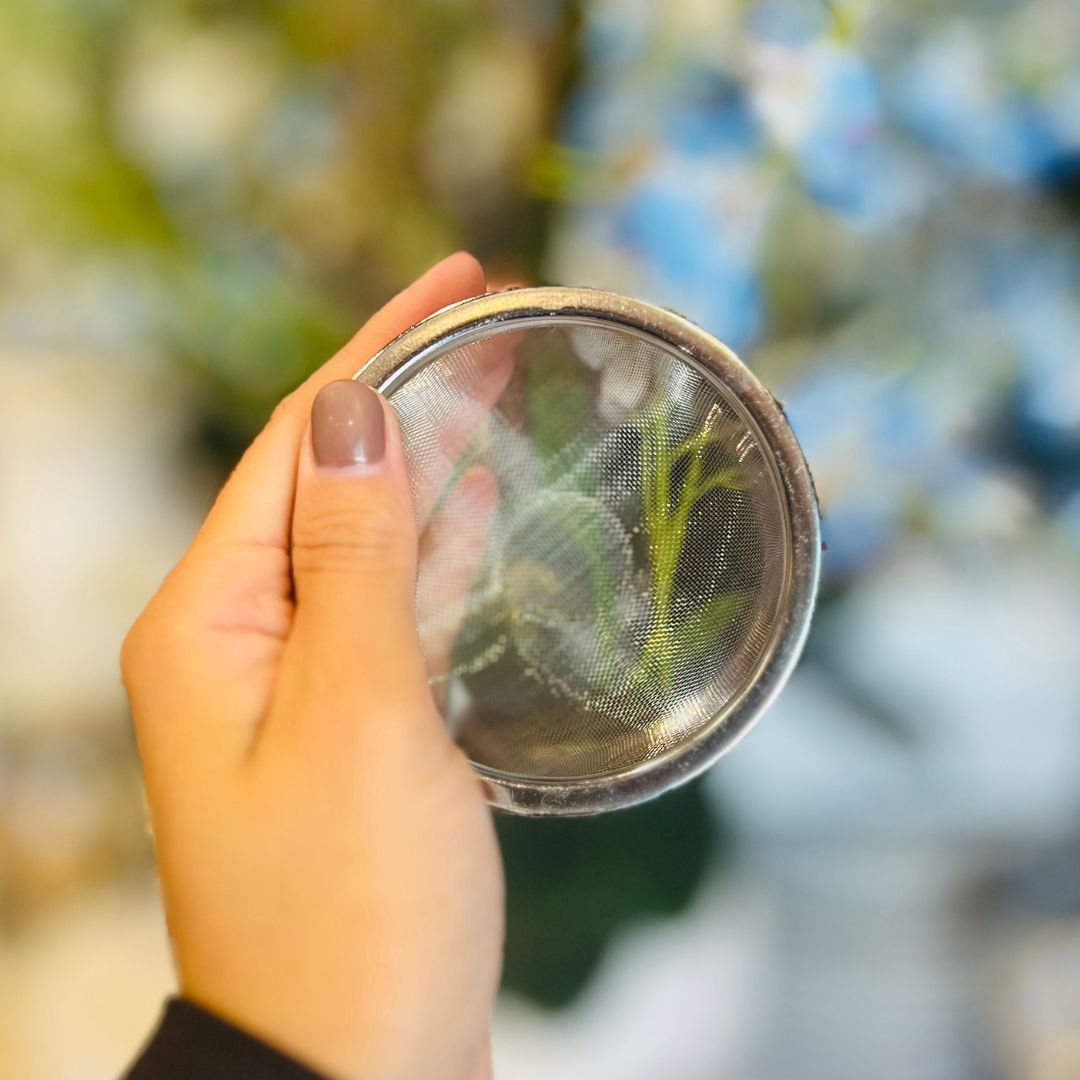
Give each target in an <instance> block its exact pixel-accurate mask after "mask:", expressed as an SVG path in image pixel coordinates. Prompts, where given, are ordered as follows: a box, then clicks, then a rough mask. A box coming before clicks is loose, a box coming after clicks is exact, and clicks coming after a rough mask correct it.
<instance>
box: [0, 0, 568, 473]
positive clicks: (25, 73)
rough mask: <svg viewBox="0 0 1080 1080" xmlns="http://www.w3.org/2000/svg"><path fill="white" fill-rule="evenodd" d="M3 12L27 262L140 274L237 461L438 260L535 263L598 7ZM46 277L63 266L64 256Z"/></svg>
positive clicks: (4, 81) (8, 106)
mask: <svg viewBox="0 0 1080 1080" xmlns="http://www.w3.org/2000/svg"><path fill="white" fill-rule="evenodd" d="M5 7H6V10H5V12H4V13H3V16H2V17H0V100H2V101H3V102H4V110H5V113H6V116H5V122H4V123H3V124H2V125H0V237H2V238H3V240H4V248H5V250H6V252H7V255H6V258H5V262H6V264H7V265H8V268H9V271H10V270H11V269H12V264H13V261H14V260H16V259H17V260H19V261H20V262H21V263H23V265H24V266H25V267H30V268H31V269H33V268H35V267H42V266H43V265H44V264H50V265H49V266H48V270H49V271H54V270H55V271H59V272H66V273H69V274H70V273H71V272H72V269H73V267H75V266H77V265H78V264H80V263H87V262H92V263H94V264H96V265H98V266H100V265H101V264H102V263H105V264H106V266H107V268H108V272H111V273H114V274H117V275H120V276H123V277H124V278H125V279H127V280H129V281H130V280H132V279H134V280H135V281H137V283H138V295H137V298H136V300H137V302H138V304H139V306H140V309H139V312H138V317H139V319H140V320H142V322H143V323H144V324H146V325H147V326H148V330H147V331H146V332H145V333H144V334H143V341H142V342H141V343H142V344H146V343H147V342H148V343H149V344H151V345H152V346H154V347H156V348H157V349H158V350H159V351H162V352H164V354H165V355H166V357H167V359H169V360H170V361H171V362H172V363H173V365H174V371H176V370H177V369H178V370H179V371H180V372H181V373H182V374H183V376H184V380H185V381H186V383H187V391H188V393H187V398H188V400H189V401H190V402H191V403H192V407H193V410H194V413H195V419H196V425H197V430H198V432H199V433H200V434H201V435H203V436H205V437H206V440H207V448H208V449H209V450H210V452H211V454H212V455H219V460H220V462H221V466H222V467H223V468H224V467H227V466H228V464H230V463H231V460H232V458H233V457H234V456H235V454H236V451H237V449H238V447H240V446H242V445H244V444H245V443H246V442H247V440H248V439H249V438H250V436H251V434H252V433H253V432H254V431H255V430H256V429H257V427H258V426H259V425H260V424H261V423H262V421H263V420H264V419H265V417H266V415H267V414H268V412H269V410H270V408H271V407H272V406H273V404H274V403H275V402H276V401H277V400H278V399H279V398H280V397H281V396H282V395H283V393H284V392H286V391H287V390H288V389H290V388H291V387H292V386H294V385H295V384H296V382H297V381H298V380H299V379H300V377H301V376H302V375H304V374H306V373H307V372H309V371H310V370H311V369H312V368H313V367H315V366H316V365H317V364H318V363H320V362H321V361H322V360H324V359H325V358H326V357H327V355H328V354H329V353H330V352H332V351H333V349H334V348H335V347H336V346H338V345H340V344H341V343H342V342H343V341H344V340H345V338H346V337H347V336H348V333H349V332H350V331H351V330H352V329H353V328H355V326H356V325H358V324H359V323H360V322H362V321H363V319H364V318H365V317H366V316H367V315H368V314H370V312H371V311H372V309H373V308H374V307H376V306H377V305H378V304H379V303H381V302H383V301H384V300H385V299H386V298H387V296H388V295H390V294H391V293H393V292H394V291H396V290H397V289H399V288H401V287H402V286H403V285H405V284H406V283H407V282H408V281H409V280H410V279H411V278H413V277H415V276H416V275H417V274H418V273H420V272H421V271H422V270H423V269H425V268H426V267H427V266H428V265H430V264H431V263H432V262H433V261H435V260H436V259H438V258H440V257H441V256H443V255H446V254H448V253H449V252H450V251H452V250H454V249H456V248H458V247H462V246H468V247H469V248H470V249H471V250H473V251H474V252H475V253H476V254H477V255H478V256H479V257H480V258H481V259H483V260H484V262H485V264H486V265H487V267H488V269H489V271H490V272H491V273H492V274H493V275H494V276H495V277H496V278H504V279H506V278H510V279H513V278H532V277H535V276H536V274H537V272H538V266H539V260H540V256H541V252H542V250H543V247H544V238H545V235H546V229H547V220H548V214H549V203H548V202H547V201H546V200H545V199H543V198H541V197H539V196H538V195H537V194H536V193H535V192H534V190H533V188H532V186H531V181H530V174H531V169H532V166H533V163H534V161H536V160H538V159H539V158H540V157H541V156H542V155H543V153H544V152H545V151H544V147H545V146H547V145H548V143H549V142H550V140H551V138H552V134H553V131H554V129H555V126H556V124H557V118H558V116H559V114H560V110H561V103H562V100H563V98H564V96H565V93H566V90H567V87H568V86H569V83H570V80H571V78H572V72H573V68H574V63H575V57H576V51H575V47H574V46H575V41H576V28H577V25H578V21H579V16H578V13H577V7H576V5H575V4H573V3H564V2H561V0H549V2H542V3H525V2H516V3H509V4H502V5H491V4H487V3H483V2H479V0H477V2H472V3H450V4H448V3H442V2H438V0H415V2H410V3H406V4H390V3H372V4H355V3H351V2H346V0H311V2H310V3H305V4H300V5H298V4H295V3H291V2H286V0H277V2H271V3H261V4H254V3H228V4H225V3H216V2H209V0H163V2H162V3H157V4H153V5H146V4H138V3H135V2H134V0H96V2H93V3H83V2H77V0H53V2H51V3H47V4H42V3H38V2H36V0H11V2H10V3H7V4H6V5H5ZM41 272H43V273H44V272H46V271H45V270H42V271H41Z"/></svg>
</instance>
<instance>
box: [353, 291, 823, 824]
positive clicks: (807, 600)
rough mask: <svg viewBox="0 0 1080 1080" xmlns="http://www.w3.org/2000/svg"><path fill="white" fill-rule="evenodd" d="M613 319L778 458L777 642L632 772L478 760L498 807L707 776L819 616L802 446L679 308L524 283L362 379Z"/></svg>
mask: <svg viewBox="0 0 1080 1080" xmlns="http://www.w3.org/2000/svg"><path fill="white" fill-rule="evenodd" d="M561 320H568V321H576V322H580V321H582V320H588V321H590V322H598V323H607V324H612V325H614V326H617V327H620V328H622V329H626V330H631V331H634V332H637V333H639V334H641V333H644V334H645V335H647V336H649V337H652V338H655V339H657V340H658V341H660V342H662V343H664V344H666V345H667V346H668V347H669V348H670V349H674V350H675V351H676V352H677V353H678V354H679V355H680V356H681V357H682V358H683V359H684V360H685V361H686V362H688V363H689V364H690V365H691V366H692V367H694V368H695V369H696V370H697V371H698V372H700V373H701V374H702V375H703V376H704V377H705V378H707V379H708V380H709V381H711V382H712V383H713V384H714V385H716V386H717V387H718V388H720V389H721V390H723V391H726V396H727V397H729V398H734V399H735V401H736V402H737V403H738V404H739V405H740V406H741V407H742V410H743V411H744V412H745V414H746V417H747V418H748V419H749V421H750V426H751V428H752V429H753V428H756V429H757V432H758V433H759V434H760V438H761V446H762V447H763V449H764V450H766V451H768V453H769V455H771V458H772V461H773V463H774V465H775V467H776V475H777V478H778V481H779V486H780V489H781V491H782V493H783V497H784V509H785V511H786V517H787V526H788V552H787V566H786V578H787V580H786V582H785V583H784V586H783V588H782V590H781V599H780V603H779V613H778V617H777V625H776V627H775V629H774V631H773V636H772V641H771V643H770V646H769V648H768V649H767V651H766V653H765V655H764V656H763V658H762V660H761V662H760V663H759V665H758V668H757V670H756V672H755V674H754V675H753V676H751V678H750V679H749V680H748V682H747V685H746V687H745V688H744V689H743V691H742V693H741V694H739V695H737V696H736V697H734V698H733V699H732V700H731V701H729V702H728V703H727V704H726V705H725V707H724V708H723V709H722V710H721V711H720V712H719V713H717V714H716V715H715V716H713V718H712V719H711V721H710V722H709V723H707V724H705V725H703V727H702V728H701V729H700V731H699V732H698V733H697V734H696V735H694V736H693V737H692V738H691V739H689V740H688V741H687V742H686V743H685V744H684V745H679V746H675V747H673V748H672V749H671V750H668V751H667V752H666V753H664V754H661V755H659V756H657V757H655V758H651V759H649V760H647V761H644V762H641V763H640V764H638V765H635V766H633V767H632V768H629V769H624V770H621V771H619V772H616V773H611V774H606V775H603V776H597V777H587V778H581V779H569V780H550V779H542V780H540V779H538V780H530V779H527V778H524V777H520V776H511V775H507V774H503V773H500V772H498V771H496V770H492V769H489V768H487V767H485V766H483V765H479V764H477V763H476V762H473V763H472V765H473V768H474V769H475V771H476V772H477V774H478V775H479V776H480V778H481V781H482V783H483V786H484V792H485V795H486V797H487V800H488V802H489V803H491V805H492V806H494V807H496V808H498V809H500V810H503V811H506V812H508V813H512V814H523V815H528V816H533V817H540V816H572V815H585V814H596V813H600V812H603V811H606V810H614V809H617V808H620V807H624V806H632V805H634V804H636V803H640V802H644V801H645V800H647V799H650V798H652V797H654V796H656V795H659V794H660V793H662V792H663V791H666V790H667V789H669V788H671V787H674V786H676V785H677V784H681V783H683V782H685V781H687V780H690V779H692V778H693V777H695V776H697V775H699V774H700V773H702V772H703V771H704V770H705V769H707V768H708V767H709V766H710V765H712V764H713V763H714V762H715V761H716V760H717V759H718V758H719V757H720V756H721V755H722V754H725V753H726V752H727V751H728V750H730V749H731V748H732V747H733V746H734V745H735V744H736V743H737V742H738V741H739V740H740V739H741V738H742V737H743V736H744V735H745V734H746V733H747V732H748V731H749V730H750V728H751V727H753V725H754V724H755V723H756V722H757V720H758V719H759V718H760V716H761V715H762V713H764V712H765V710H766V709H767V708H768V707H769V705H771V704H772V702H773V700H774V699H775V698H776V696H777V694H778V693H779V692H780V690H781V688H782V687H783V685H784V683H785V682H786V681H787V679H788V676H789V675H790V674H791V672H792V670H793V669H794V667H795V665H796V663H797V662H798V659H799V655H800V654H801V652H802V648H803V644H804V642H805V640H806V635H807V631H808V629H809V625H810V617H811V615H812V613H813V607H814V599H815V596H816V593H817V584H818V575H819V569H820V559H821V533H820V524H819V520H818V505H817V496H816V494H815V491H814V486H813V480H812V478H811V476H810V471H809V469H808V467H807V464H806V461H805V459H804V457H803V453H802V450H801V448H800V447H799V444H798V442H797V441H796V439H795V435H794V433H793V432H792V430H791V427H790V425H789V424H788V421H787V418H786V416H785V415H784V411H783V409H782V408H781V406H780V404H779V402H777V400H776V399H775V398H774V397H773V396H772V394H770V393H769V391H768V390H767V389H765V387H764V386H762V385H761V383H760V382H758V380H757V379H756V378H755V377H754V375H753V374H752V373H751V372H750V371H749V369H748V368H747V367H746V366H745V365H744V364H743V363H742V361H741V360H739V358H738V357H737V356H736V355H735V354H734V353H733V352H732V351H731V350H730V349H729V348H728V347H727V346H726V345H723V344H722V343H721V342H719V341H718V340H717V339H716V338H714V337H713V336H712V335H711V334H709V333H707V332H706V331H705V330H702V329H701V328H700V327H699V326H696V325H695V324H694V323H692V322H690V321H689V320H688V319H685V318H683V317H682V316H681V315H677V314H675V313H674V312H672V311H668V310H665V309H663V308H658V307H654V306H653V305H651V304H646V303H643V302H641V301H638V300H631V299H629V298H627V297H625V296H620V295H618V294H616V293H610V292H604V291H602V290H599V289H588V288H562V287H545V288H524V289H511V290H508V291H506V292H500V293H489V294H487V295H484V296H476V297H473V298H471V299H468V300H462V301H460V302H459V303H456V304H451V305H450V306H449V307H445V308H443V309H442V310H440V311H437V312H435V314H433V315H430V316H429V317H428V318H426V319H424V320H423V321H422V322H419V323H417V324H416V325H415V326H413V327H411V328H410V329H408V330H406V331H405V332H404V333H403V334H401V335H400V336H399V337H397V338H395V339H394V340H393V341H391V342H390V343H389V344H388V345H386V346H385V347H384V348H383V349H381V350H380V351H379V352H378V353H376V354H375V355H374V356H373V357H372V358H371V359H370V360H369V361H368V362H367V363H366V364H365V365H364V366H363V367H362V368H361V369H360V370H359V371H358V372H357V373H356V375H355V376H354V378H356V379H359V380H361V381H362V382H364V383H365V384H367V385H368V386H371V387H374V388H375V389H377V390H379V391H380V392H381V393H383V394H386V395H388V396H389V395H392V394H393V392H394V390H395V389H396V388H397V387H399V386H400V385H401V384H402V383H404V382H405V381H406V380H408V379H409V378H411V377H412V376H413V375H414V374H415V373H416V372H417V371H418V370H420V368H422V367H423V366H424V365H425V364H426V363H427V362H428V361H429V360H431V359H432V358H433V357H434V356H435V355H436V354H439V353H442V352H443V351H445V350H447V349H449V348H454V347H455V346H457V345H460V344H463V343H465V342H466V341H467V340H469V339H472V338H475V337H477V336H480V335H483V334H484V333H485V331H490V330H492V329H494V328H495V327H497V326H498V325H500V324H504V323H513V324H514V326H515V328H517V327H524V326H528V325H529V324H536V323H548V322H552V321H561Z"/></svg>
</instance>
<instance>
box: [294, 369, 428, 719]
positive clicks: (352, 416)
mask: <svg viewBox="0 0 1080 1080" xmlns="http://www.w3.org/2000/svg"><path fill="white" fill-rule="evenodd" d="M416 552H417V537H416V526H415V524H414V519H413V509H412V502H411V499H410V496H409V482H408V477H407V474H406V471H405V459H404V453H403V450H402V445H401V437H400V433H399V431H398V427H397V422H396V420H395V418H394V414H393V411H392V410H391V409H390V407H389V405H388V404H387V403H386V401H385V400H384V399H383V398H382V397H381V396H380V395H379V394H377V393H376V392H375V391H374V390H371V389H370V388H368V387H367V386H364V385H363V384H362V383H359V382H355V381H354V380H352V379H342V380H339V381H337V382H332V383H329V384H328V385H326V386H324V387H323V388H322V390H320V391H319V393H318V395H317V396H316V398H315V400H314V402H313V404H312V409H311V424H310V427H309V429H308V436H307V437H306V438H305V440H304V445H303V447H302V449H301V453H300V461H299V473H298V476H297V486H296V501H295V506H294V510H293V522H292V573H293V586H294V590H295V599H296V616H295V621H294V624H293V633H292V636H291V639H290V643H289V653H290V654H291V655H290V656H289V658H288V659H289V665H288V666H289V667H290V668H291V670H290V672H289V676H291V677H290V678H289V681H290V682H293V683H294V688H295V683H296V681H298V682H299V683H300V684H301V685H302V688H303V696H304V698H305V700H306V701H308V702H309V703H310V702H311V700H312V696H313V697H314V701H315V702H317V708H316V709H315V710H314V711H315V712H317V713H318V714H320V715H326V716H330V717H340V715H341V714H342V713H344V714H345V717H346V718H347V719H348V721H349V722H348V724H347V725H346V726H348V727H353V726H355V723H356V720H357V713H358V712H361V711H362V712H364V713H368V712H375V713H383V714H385V712H386V710H387V709H391V708H392V709H393V711H394V713H395V714H396V713H399V712H407V713H410V714H416V713H418V712H419V713H421V714H423V715H425V716H431V715H432V714H434V708H433V706H432V699H431V694H430V691H429V690H428V686H427V679H426V676H425V671H424V663H423V659H422V656H421V652H420V646H419V641H418V635H417V629H416V613H415V596H416ZM302 711H304V712H308V710H302ZM440 726H441V725H440Z"/></svg>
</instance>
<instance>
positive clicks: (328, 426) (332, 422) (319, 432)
mask: <svg viewBox="0 0 1080 1080" xmlns="http://www.w3.org/2000/svg"><path fill="white" fill-rule="evenodd" d="M311 445H312V449H313V450H314V451H315V460H316V461H317V462H318V464H320V465H321V466H323V467H324V468H329V469H343V468H346V467H348V466H350V465H377V464H378V463H379V462H380V461H382V459H383V455H384V454H385V453H386V418H385V417H384V415H383V407H382V401H381V400H380V399H379V395H378V394H376V393H375V391H374V390H371V389H370V388H369V387H367V386H365V385H364V384H363V383H359V382H356V381H355V380H354V379H339V380H338V381H337V382H332V383H328V384H327V385H326V386H324V387H323V388H322V389H321V390H320V391H319V392H318V394H316V395H315V401H314V402H313V403H312V406H311Z"/></svg>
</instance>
